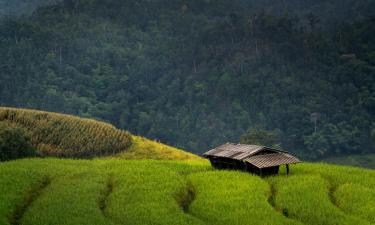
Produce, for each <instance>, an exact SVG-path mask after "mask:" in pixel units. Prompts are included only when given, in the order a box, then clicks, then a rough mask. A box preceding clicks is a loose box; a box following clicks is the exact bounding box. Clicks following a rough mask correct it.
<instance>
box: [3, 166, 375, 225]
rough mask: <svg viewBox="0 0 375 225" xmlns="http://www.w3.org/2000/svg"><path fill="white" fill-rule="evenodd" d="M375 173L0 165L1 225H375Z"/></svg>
mask: <svg viewBox="0 0 375 225" xmlns="http://www.w3.org/2000/svg"><path fill="white" fill-rule="evenodd" d="M374 189H375V171H373V170H366V169H359V168H353V167H343V166H334V165H328V164H309V163H304V164H300V165H296V166H293V167H292V170H291V174H290V175H289V176H287V175H286V174H285V171H281V173H280V174H279V175H277V176H273V177H267V178H261V177H258V176H253V175H251V174H247V173H243V172H238V171H218V170H213V169H212V168H211V166H210V165H209V164H208V163H207V162H205V161H189V162H187V161H157V160H117V159H105V160H103V159H101V160H70V159H23V160H17V161H10V162H5V163H0V224H1V225H3V224H4V225H15V224H25V225H32V224H51V225H54V224H56V225H60V224H69V225H70V224H71V225H82V224H90V225H91V224H94V225H95V224H98V225H99V224H101V225H103V224H109V225H117V224H132V225H137V224H139V225H140V224H150V225H151V224H176V225H185V224H197V225H220V224H223V225H231V224H235V225H246V224H248V225H257V224H259V225H264V224H269V225H278V224H290V225H302V224H311V225H317V224H322V225H323V224H325V225H329V224H344V225H345V224H347V225H354V224H358V225H361V224H363V225H364V224H368V225H370V224H375V219H374V216H373V215H374V205H375V193H374V191H373V190H374Z"/></svg>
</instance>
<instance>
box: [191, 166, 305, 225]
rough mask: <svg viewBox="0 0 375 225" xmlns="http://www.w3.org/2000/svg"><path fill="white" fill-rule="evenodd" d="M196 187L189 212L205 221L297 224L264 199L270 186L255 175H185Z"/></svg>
mask: <svg viewBox="0 0 375 225" xmlns="http://www.w3.org/2000/svg"><path fill="white" fill-rule="evenodd" d="M188 179H189V181H191V183H192V185H193V186H194V187H195V190H196V198H195V200H194V201H193V202H192V204H191V205H190V207H189V212H190V213H191V214H193V215H195V216H197V217H198V218H201V219H202V220H203V221H205V222H206V223H207V224H212V225H219V224H223V225H226V224H238V225H246V224H249V225H250V224H251V225H257V224H259V225H262V224H269V225H272V224H301V223H298V222H295V221H293V220H290V219H287V218H285V217H283V216H282V215H281V214H280V213H278V212H277V211H275V210H274V209H273V208H272V206H271V205H270V204H269V203H268V202H267V199H268V197H269V195H270V194H271V193H270V189H269V186H268V184H267V183H266V182H265V181H264V180H262V179H261V178H259V177H257V176H253V175H250V174H247V173H242V172H234V171H214V172H205V173H195V174H191V175H189V176H188Z"/></svg>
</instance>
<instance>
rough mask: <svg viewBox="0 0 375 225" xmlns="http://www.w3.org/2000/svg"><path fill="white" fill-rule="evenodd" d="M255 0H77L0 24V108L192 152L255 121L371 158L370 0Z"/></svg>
mask: <svg viewBox="0 0 375 225" xmlns="http://www.w3.org/2000/svg"><path fill="white" fill-rule="evenodd" d="M259 2H260V1H247V0H235V1H224V0H220V1H210V0H191V1H177V0H176V1H166V0H154V1H149V0H140V1H130V0H126V1H118V0H107V1H100V0H77V1H64V2H63V3H61V4H60V5H55V6H48V7H44V8H39V9H38V10H37V11H35V12H34V13H33V15H32V16H31V17H30V18H26V17H21V18H18V19H14V18H13V19H12V18H4V19H2V21H1V22H0V77H1V82H0V105H5V106H19V107H28V108H38V109H43V110H48V111H58V112H64V113H69V114H76V115H81V116H85V117H93V118H100V119H102V120H105V121H109V122H111V123H113V124H115V125H117V126H118V127H120V128H125V129H127V130H130V131H131V132H133V133H136V134H142V135H145V136H147V137H150V138H155V139H160V140H162V141H163V142H165V143H168V144H171V145H175V146H178V147H182V148H185V149H190V150H191V151H195V152H203V151H204V150H206V149H207V148H209V147H212V146H214V145H217V144H220V143H222V142H227V141H233V142H235V141H238V140H239V137H240V135H241V134H243V133H245V132H246V130H248V129H249V128H252V127H263V128H264V129H266V130H268V131H271V132H273V133H274V134H276V136H277V142H278V144H279V145H281V147H283V148H285V149H288V150H290V151H292V152H295V153H297V154H298V155H299V156H301V157H305V158H310V159H314V158H320V157H326V156H330V155H335V154H348V153H350V154H358V153H369V152H375V148H374V144H375V143H374V142H375V123H374V121H375V39H374V38H373V37H374V36H375V19H374V17H372V16H373V15H374V12H373V11H372V10H374V9H375V7H373V6H374V2H373V1H311V2H310V1H309V2H310V3H309V2H308V1H303V2H301V1H298V2H301V3H300V4H297V3H293V2H295V1H291V2H288V1H280V2H279V1H277V3H275V4H270V2H273V1H271V0H269V1H265V2H267V4H268V6H267V7H266V6H265V5H266V3H265V4H264V5H262V4H260V3H259ZM256 3H257V4H256ZM270 5H271V6H272V7H271V6H270ZM304 6H309V7H307V9H311V11H309V10H303V9H304ZM289 9H290V10H289ZM322 9H326V10H327V11H324V10H322ZM330 10H331V11H330ZM335 10H337V12H339V13H337V14H334V15H335V18H334V16H333V14H332V11H335ZM354 12H355V13H354ZM315 121H316V126H315V123H314V122H315Z"/></svg>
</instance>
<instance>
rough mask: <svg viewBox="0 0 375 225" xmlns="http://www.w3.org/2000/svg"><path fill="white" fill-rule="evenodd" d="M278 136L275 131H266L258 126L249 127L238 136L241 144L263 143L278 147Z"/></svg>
mask: <svg viewBox="0 0 375 225" xmlns="http://www.w3.org/2000/svg"><path fill="white" fill-rule="evenodd" d="M277 141H278V137H277V133H276V132H275V131H267V130H265V129H263V128H261V127H259V126H257V127H254V128H250V129H249V130H248V131H247V133H245V134H243V135H242V136H241V138H240V142H241V144H253V145H263V146H269V147H278V142H277Z"/></svg>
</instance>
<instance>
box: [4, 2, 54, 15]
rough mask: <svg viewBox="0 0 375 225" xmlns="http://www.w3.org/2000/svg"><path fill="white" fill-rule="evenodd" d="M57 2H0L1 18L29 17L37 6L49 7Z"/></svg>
mask: <svg viewBox="0 0 375 225" xmlns="http://www.w3.org/2000/svg"><path fill="white" fill-rule="evenodd" d="M57 2H60V1H59V0H0V17H1V16H21V15H29V14H31V13H33V12H34V10H36V9H37V8H38V7H39V6H46V5H51V4H54V3H57Z"/></svg>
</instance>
